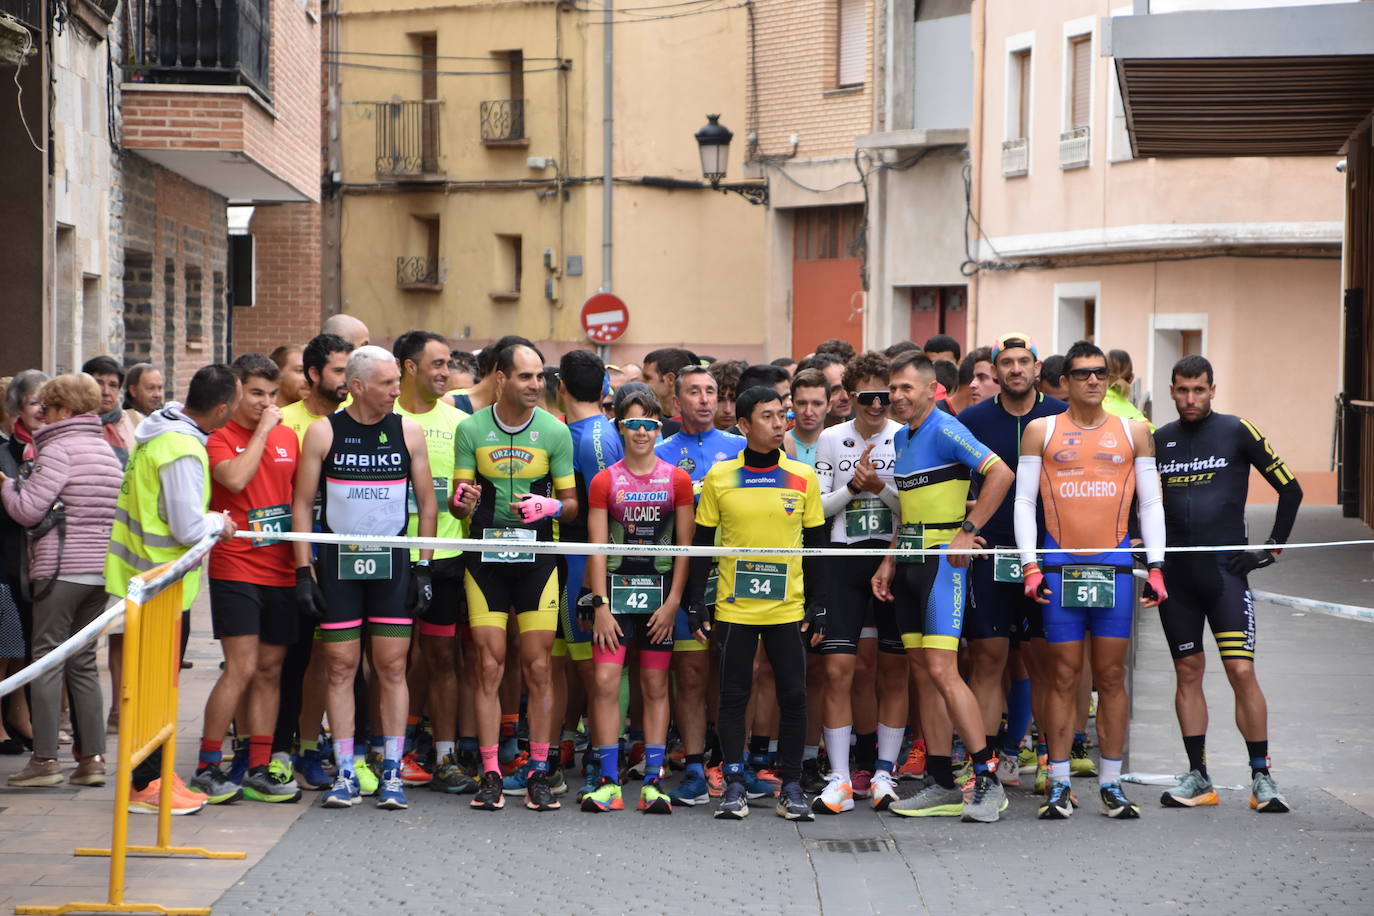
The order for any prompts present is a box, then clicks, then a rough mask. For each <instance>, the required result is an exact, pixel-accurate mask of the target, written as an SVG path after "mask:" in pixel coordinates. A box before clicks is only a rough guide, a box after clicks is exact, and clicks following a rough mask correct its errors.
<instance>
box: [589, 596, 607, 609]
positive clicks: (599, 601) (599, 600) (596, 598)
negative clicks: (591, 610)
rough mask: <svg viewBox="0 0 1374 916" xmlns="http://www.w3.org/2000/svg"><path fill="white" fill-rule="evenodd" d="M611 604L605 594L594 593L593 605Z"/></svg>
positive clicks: (603, 605)
mask: <svg viewBox="0 0 1374 916" xmlns="http://www.w3.org/2000/svg"><path fill="white" fill-rule="evenodd" d="M608 604H610V602H609V601H607V600H606V598H605V597H604V596H603V595H592V607H605V606H606V605H608Z"/></svg>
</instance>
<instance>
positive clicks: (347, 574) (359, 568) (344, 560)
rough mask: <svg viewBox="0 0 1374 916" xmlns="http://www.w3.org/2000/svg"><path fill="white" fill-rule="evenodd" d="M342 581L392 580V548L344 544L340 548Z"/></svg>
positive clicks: (340, 576) (340, 574)
mask: <svg viewBox="0 0 1374 916" xmlns="http://www.w3.org/2000/svg"><path fill="white" fill-rule="evenodd" d="M339 578H340V579H390V578H391V548H390V547H362V546H359V545H358V544H343V545H342V546H340V547H339Z"/></svg>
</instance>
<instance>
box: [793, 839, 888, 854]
mask: <svg viewBox="0 0 1374 916" xmlns="http://www.w3.org/2000/svg"><path fill="white" fill-rule="evenodd" d="M806 845H807V846H809V847H811V848H812V849H814V850H816V851H817V852H839V853H861V852H896V851H897V845H896V844H895V843H893V842H892V840H891V838H889V837H866V838H863V839H856V840H807V841H806Z"/></svg>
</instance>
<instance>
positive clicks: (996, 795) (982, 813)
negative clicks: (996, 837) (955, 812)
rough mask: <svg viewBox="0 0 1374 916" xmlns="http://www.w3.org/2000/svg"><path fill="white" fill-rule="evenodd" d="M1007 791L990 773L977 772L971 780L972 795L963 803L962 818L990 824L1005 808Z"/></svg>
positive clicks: (967, 820)
mask: <svg viewBox="0 0 1374 916" xmlns="http://www.w3.org/2000/svg"><path fill="white" fill-rule="evenodd" d="M1008 804H1009V802H1008V801H1007V791H1006V789H1003V788H1002V784H1001V783H1000V782H998V781H997V777H996V776H993V775H992V774H991V773H979V774H978V777H977V779H975V780H974V781H973V795H972V797H970V798H969V800H968V802H967V803H966V804H965V805H964V813H963V820H964V821H966V822H968V823H979V824H991V823H993V822H995V821H996V820H997V819H998V818H999V817H1001V816H1002V812H1003V811H1005V810H1007V805H1008Z"/></svg>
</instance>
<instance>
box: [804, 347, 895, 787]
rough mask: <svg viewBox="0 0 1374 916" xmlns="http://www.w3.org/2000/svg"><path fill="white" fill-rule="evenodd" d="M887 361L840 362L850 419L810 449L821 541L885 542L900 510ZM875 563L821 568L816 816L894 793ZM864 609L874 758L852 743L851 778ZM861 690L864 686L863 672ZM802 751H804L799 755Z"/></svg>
mask: <svg viewBox="0 0 1374 916" xmlns="http://www.w3.org/2000/svg"><path fill="white" fill-rule="evenodd" d="M888 363H889V361H888V359H887V357H886V356H884V355H883V354H881V353H874V352H872V351H870V352H868V353H861V354H859V355H858V356H856V357H854V359H852V360H850V362H849V364H848V366H847V367H846V368H845V374H844V386H845V388H846V390H847V391H848V392H849V400H850V401H851V402H852V403H853V404H854V405H855V411H854V419H852V420H846V421H845V422H843V423H841V424H839V425H838V426H832V427H830V428H829V429H827V430H825V432H823V433H821V438H820V443H819V445H818V446H817V448H816V477H817V478H818V479H819V480H820V484H821V505H822V507H823V508H824V510H825V516H826V518H828V519H831V528H830V542H831V543H832V544H835V545H845V546H848V547H852V548H854V549H855V550H871V549H873V548H886V547H888V546H889V545H890V544H891V543H892V536H893V534H895V533H896V531H897V525H896V522H897V519H898V518H899V517H900V516H901V512H902V507H901V502H900V501H899V499H898V497H897V488H896V487H895V486H894V485H893V482H892V469H893V467H894V465H895V464H896V455H895V452H894V450H893V442H894V441H895V439H896V436H897V432H898V431H899V430H900V429H901V428H902V426H901V424H900V423H898V422H897V421H896V420H892V419H890V418H889V417H888V415H887V413H888V405H889V404H890V403H891V396H890V394H889V393H888V390H887V382H888ZM798 376H799V377H800V373H799V374H798ZM794 398H795V395H794ZM881 562H882V557H881V556H858V555H856V556H854V557H852V558H845V559H841V560H835V561H833V562H832V564H831V569H832V570H833V571H834V573H835V575H834V581H833V582H832V583H831V586H830V590H831V597H832V601H831V607H830V608H829V613H828V615H827V620H828V626H827V628H826V634H825V639H824V640H823V641H822V642H821V643H820V645H819V646H818V647H817V650H816V651H817V653H818V655H819V659H818V661H819V663H820V664H819V667H820V668H821V669H822V671H823V677H824V681H823V683H824V687H823V690H822V699H821V704H822V705H821V713H820V718H821V724H822V727H823V728H824V733H825V747H826V753H827V755H828V756H829V758H830V775H829V777H828V778H827V782H826V786H825V789H824V791H822V792H821V793H820V794H819V795H817V796H816V798H815V799H814V800H813V801H812V803H811V810H813V811H815V812H816V813H818V814H839V813H841V812H843V811H849V810H851V809H852V808H853V807H854V798H856V797H858V798H865V797H869V796H870V795H871V797H872V806H873V808H874V809H875V810H883V809H885V808H886V807H887V806H888V805H890V804H891V803H892V802H893V801H895V800H896V798H897V785H896V779H895V777H894V775H893V770H894V769H895V767H896V763H897V757H898V755H899V754H900V752H901V746H902V737H903V734H904V732H905V729H906V720H907V677H908V672H907V661H906V657H905V650H904V649H903V648H902V634H901V632H900V631H899V630H898V629H897V621H896V617H895V609H894V608H893V606H892V604H891V602H887V601H878V600H877V599H875V598H874V597H873V593H872V589H871V587H870V585H869V583H870V580H871V579H872V578H873V574H874V573H875V572H877V570H878V566H879V565H880V564H881ZM870 608H871V609H872V611H873V618H874V623H875V624H876V625H877V630H878V649H879V659H878V666H877V667H878V671H879V683H880V688H879V690H878V728H877V731H878V735H877V758H876V761H875V760H863V759H862V758H861V757H860V756H859V755H860V754H861V753H862V748H860V747H858V746H856V763H857V766H856V771H855V773H854V774H853V775H852V776H851V774H850V768H849V739H850V735H851V734H852V733H853V730H854V708H853V704H852V703H851V700H850V698H851V692H852V688H853V684H854V675H855V669H856V667H857V664H856V662H857V658H858V654H857V653H858V649H859V637H860V634H861V632H862V630H863V628H864V623H865V621H866V620H867V618H868V616H869V610H870ZM866 689H867V690H869V691H872V690H873V683H872V675H870V679H869V681H868V684H867V687H866ZM884 722H887V723H892V724H889V725H885V724H883V723H884ZM870 727H871V726H870ZM871 741H872V739H871V738H870V743H871ZM810 752H811V749H810V748H807V749H806V751H805V754H809V753H810ZM868 753H869V754H872V753H873V751H872V750H870V751H868Z"/></svg>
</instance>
